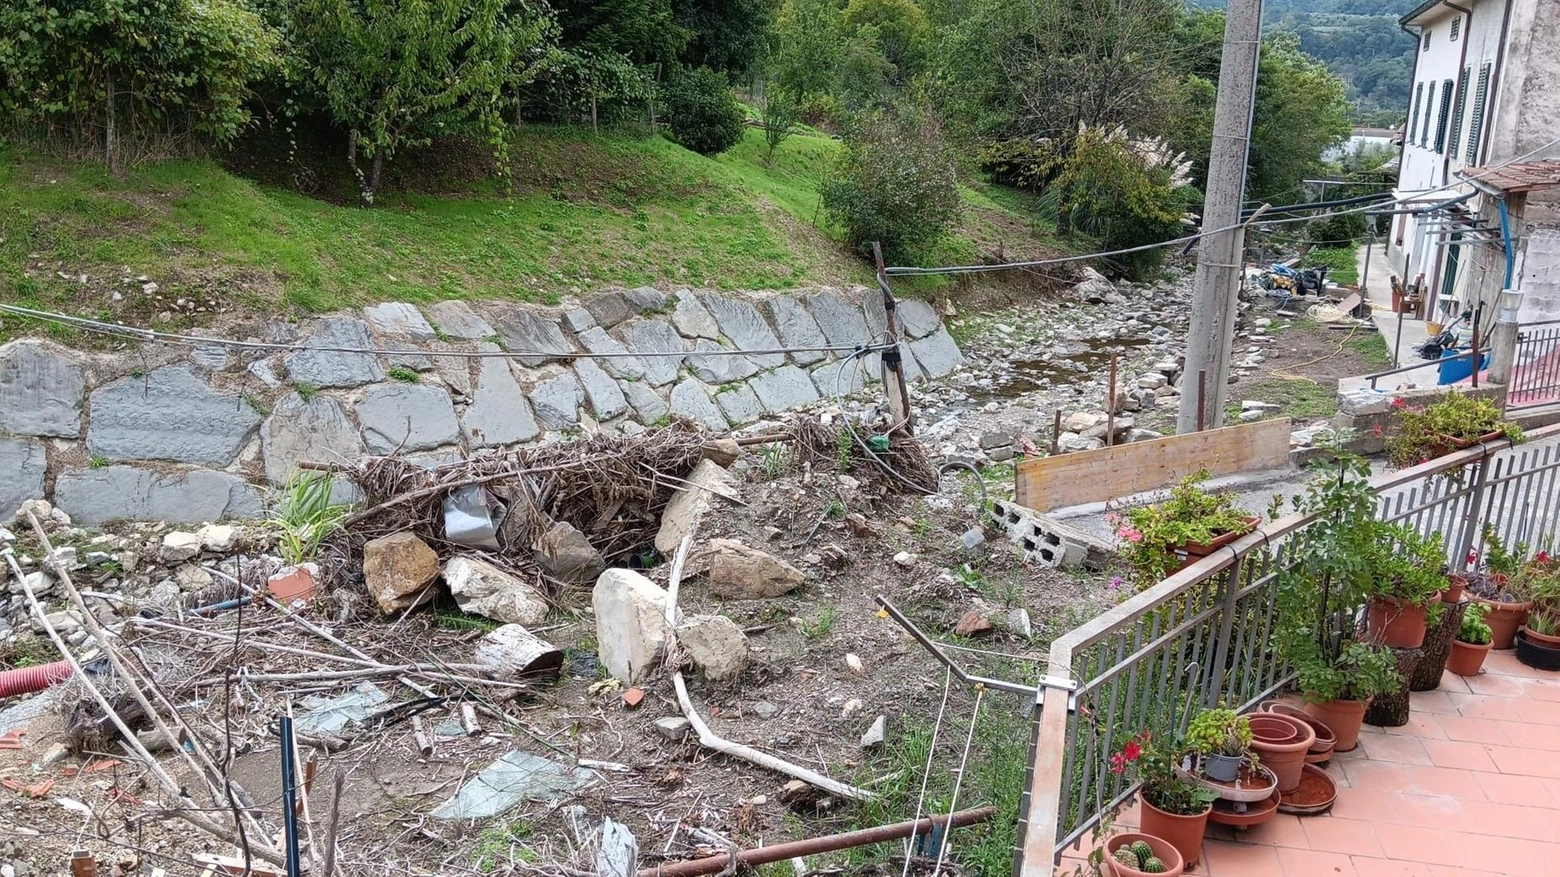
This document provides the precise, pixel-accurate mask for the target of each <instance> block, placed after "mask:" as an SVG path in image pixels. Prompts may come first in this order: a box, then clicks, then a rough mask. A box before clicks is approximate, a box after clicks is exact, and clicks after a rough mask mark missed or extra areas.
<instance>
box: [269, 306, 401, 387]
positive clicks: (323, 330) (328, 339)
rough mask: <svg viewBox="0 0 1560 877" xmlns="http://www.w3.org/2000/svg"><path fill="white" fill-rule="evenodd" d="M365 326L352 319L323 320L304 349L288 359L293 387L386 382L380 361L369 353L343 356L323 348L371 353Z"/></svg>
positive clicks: (341, 353)
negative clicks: (367, 351)
mask: <svg viewBox="0 0 1560 877" xmlns="http://www.w3.org/2000/svg"><path fill="white" fill-rule="evenodd" d="M373 346H374V343H373V339H372V338H370V337H369V334H368V324H367V323H365V322H363V321H362V320H359V319H357V318H355V317H326V318H325V319H323V320H320V321H319V323H318V324H317V326H316V327H315V330H314V334H313V335H311V336H310V337H309V339H308V340H307V341H305V342H304V347H305V348H306V349H304V350H300V351H297V352H296V353H293V354H292V355H291V356H289V357H288V358H287V374H288V376H289V377H291V378H292V381H293V383H294V384H298V385H307V386H310V387H315V388H321V387H361V386H362V385H364V384H372V383H374V382H375V381H382V380H384V379H385V371H384V369H383V368H381V367H380V365H379V357H377V356H375V355H374V354H372V353H344V352H342V351H341V350H325V349H322V348H327V347H329V348H350V349H353V350H365V349H372V348H373Z"/></svg>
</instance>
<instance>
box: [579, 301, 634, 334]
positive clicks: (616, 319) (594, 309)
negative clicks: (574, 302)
mask: <svg viewBox="0 0 1560 877" xmlns="http://www.w3.org/2000/svg"><path fill="white" fill-rule="evenodd" d="M584 304H585V310H586V311H588V312H589V313H590V315H591V316H592V317H594V318H595V320H596V325H598V326H601V327H603V328H606V329H610V328H612V327H613V326H616V325H617V324H619V323H621V322H623V321H624V320H627V319H628V318H629V317H632V316H634V313H635V311H634V308H633V306H632V305H630V304H629V303H628V300H627V299H625V298H623V294H622V293H619V292H598V293H596V294H595V295H593V296H591V297H590V298H587V299H585V302H584Z"/></svg>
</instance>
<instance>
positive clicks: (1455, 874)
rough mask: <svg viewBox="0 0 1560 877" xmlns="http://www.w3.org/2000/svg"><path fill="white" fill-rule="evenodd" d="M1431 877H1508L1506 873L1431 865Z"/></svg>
mask: <svg viewBox="0 0 1560 877" xmlns="http://www.w3.org/2000/svg"><path fill="white" fill-rule="evenodd" d="M1429 867H1430V877H1506V875H1507V872H1505V871H1470V870H1468V869H1467V868H1463V867H1453V866H1451V865H1431V866H1429Z"/></svg>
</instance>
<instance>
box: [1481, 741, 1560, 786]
mask: <svg viewBox="0 0 1560 877" xmlns="http://www.w3.org/2000/svg"><path fill="white" fill-rule="evenodd" d="M1490 758H1493V759H1494V760H1495V766H1496V767H1498V768H1500V772H1501V773H1509V774H1516V775H1518V776H1530V777H1549V778H1551V779H1557V778H1560V758H1556V757H1555V754H1554V753H1553V752H1546V751H1544V750H1542V749H1519V748H1517V747H1515V746H1491V747H1490Z"/></svg>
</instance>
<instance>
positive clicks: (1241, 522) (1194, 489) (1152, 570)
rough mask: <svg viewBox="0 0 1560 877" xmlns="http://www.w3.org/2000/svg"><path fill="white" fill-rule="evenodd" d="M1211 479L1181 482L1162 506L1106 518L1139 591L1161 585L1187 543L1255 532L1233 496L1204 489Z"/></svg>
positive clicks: (1202, 475) (1201, 476) (1202, 474)
mask: <svg viewBox="0 0 1560 877" xmlns="http://www.w3.org/2000/svg"><path fill="white" fill-rule="evenodd" d="M1209 477H1211V476H1210V475H1209V472H1208V470H1207V469H1203V470H1201V471H1199V472H1195V473H1193V474H1191V475H1188V476H1186V477H1185V478H1182V479H1181V481H1180V483H1178V484H1176V486H1175V487H1173V488H1171V489H1170V492H1169V494H1168V496H1167V497H1166V498H1165V499H1164V500H1163V501H1161V502H1157V503H1153V504H1151V505H1146V506H1138V507H1136V508H1132V509H1128V510H1127V511H1126V512H1125V513H1124V514H1115V513H1112V514H1110V515H1107V516H1106V520H1107V522H1108V523H1110V525H1111V526H1112V527H1114V528H1115V531H1116V536H1117V537H1118V538H1119V539H1120V540H1121V542H1120V548H1119V552H1120V554H1121V556H1122V557H1123V558H1125V559H1126V561H1127V563H1129V564H1131V565H1132V570H1133V572H1134V574H1135V575H1134V578H1135V579H1136V581H1137V585H1138V587H1139V588H1140V589H1141V588H1147V587H1150V586H1152V585H1154V584H1156V583H1158V582H1159V581H1160V580H1161V579H1163V578H1165V576H1166V575H1167V574H1168V573H1169V572H1170V571H1171V570H1172V569H1174V568H1175V567H1177V566H1178V565H1179V564H1180V563H1181V558H1180V557H1178V556H1177V555H1176V553H1175V552H1176V550H1177V549H1180V548H1183V547H1184V546H1186V545H1187V544H1188V543H1192V542H1200V543H1208V542H1212V541H1213V540H1214V539H1216V538H1218V537H1219V536H1222V535H1224V534H1226V533H1242V534H1243V533H1249V532H1251V529H1252V523H1251V521H1250V520H1248V518H1247V515H1246V513H1245V512H1243V511H1241V510H1240V509H1239V508H1237V507H1236V505H1235V495H1234V494H1232V493H1228V492H1220V493H1209V492H1207V491H1205V490H1203V489H1202V488H1201V487H1200V486H1199V485H1201V484H1202V483H1203V482H1204V481H1207V480H1208V478H1209Z"/></svg>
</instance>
